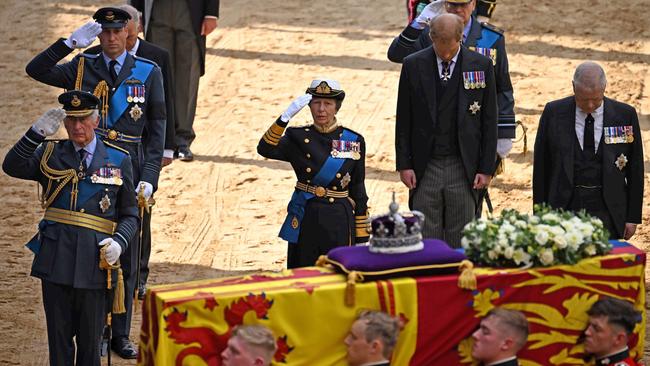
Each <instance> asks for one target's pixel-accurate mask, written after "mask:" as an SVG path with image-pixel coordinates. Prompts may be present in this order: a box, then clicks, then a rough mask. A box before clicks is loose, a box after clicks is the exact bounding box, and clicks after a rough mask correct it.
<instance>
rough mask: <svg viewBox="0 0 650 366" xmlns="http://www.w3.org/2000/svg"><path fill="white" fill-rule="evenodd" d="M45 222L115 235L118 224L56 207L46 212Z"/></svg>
mask: <svg viewBox="0 0 650 366" xmlns="http://www.w3.org/2000/svg"><path fill="white" fill-rule="evenodd" d="M44 219H45V220H49V221H54V222H58V223H60V224H67V225H73V226H80V227H85V228H87V229H91V230H95V231H99V232H100V233H104V234H108V235H113V234H114V233H115V228H116V227H117V223H115V222H113V221H111V220H107V219H105V218H102V217H99V216H95V215H89V214H87V213H83V212H78V211H69V210H64V209H61V208H56V207H48V208H47V210H45V217H44Z"/></svg>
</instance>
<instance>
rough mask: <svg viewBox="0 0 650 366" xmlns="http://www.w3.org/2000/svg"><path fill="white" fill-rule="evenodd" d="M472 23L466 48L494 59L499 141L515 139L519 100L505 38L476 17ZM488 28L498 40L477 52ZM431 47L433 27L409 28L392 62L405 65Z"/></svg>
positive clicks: (390, 54) (392, 53)
mask: <svg viewBox="0 0 650 366" xmlns="http://www.w3.org/2000/svg"><path fill="white" fill-rule="evenodd" d="M471 22H472V25H471V27H470V30H469V34H468V35H467V39H466V40H465V42H463V46H464V47H466V48H468V49H469V50H472V51H479V52H480V53H482V54H484V55H487V56H489V57H490V58H491V59H492V61H493V65H494V77H495V83H496V84H495V86H496V91H497V105H498V113H499V119H498V122H499V126H500V127H499V138H512V137H514V127H515V125H514V123H515V99H514V94H513V91H512V82H511V81H510V71H509V69H508V55H507V53H506V43H505V37H504V36H503V34H502V31H501V30H499V29H496V28H495V27H493V26H492V25H490V24H488V23H479V22H478V21H477V20H476V19H475V18H474V17H472V19H471ZM484 29H487V30H489V32H488V33H493V34H492V35H493V36H495V37H497V38H496V41H495V42H494V44H493V45H492V46H491V47H490V48H489V49H485V48H478V49H477V44H479V43H480V42H481V40H482V37H483V32H484ZM429 46H431V38H430V37H429V27H425V28H424V29H423V30H419V29H416V28H413V27H411V26H410V25H409V26H407V27H406V28H405V29H404V31H402V33H401V34H400V35H399V36H397V37H395V39H394V40H393V42H392V43H391V45H390V47H389V48H388V59H389V60H391V61H393V62H396V63H402V62H403V61H404V58H405V57H406V56H408V55H410V54H412V53H414V52H417V51H419V50H422V49H425V48H427V47H429Z"/></svg>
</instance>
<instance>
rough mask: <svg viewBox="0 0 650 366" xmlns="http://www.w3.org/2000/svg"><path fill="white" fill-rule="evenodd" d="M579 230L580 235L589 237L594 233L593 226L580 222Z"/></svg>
mask: <svg viewBox="0 0 650 366" xmlns="http://www.w3.org/2000/svg"><path fill="white" fill-rule="evenodd" d="M580 232H581V233H582V235H584V236H585V237H587V238H589V237H591V235H592V234H593V233H594V228H593V226H591V225H590V224H582V225H580Z"/></svg>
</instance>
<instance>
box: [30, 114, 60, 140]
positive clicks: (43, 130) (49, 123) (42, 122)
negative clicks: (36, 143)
mask: <svg viewBox="0 0 650 366" xmlns="http://www.w3.org/2000/svg"><path fill="white" fill-rule="evenodd" d="M64 118H65V111H64V110H63V108H52V109H50V110H49V111H47V112H45V113H43V115H42V116H40V117H39V118H38V119H37V120H36V122H34V124H33V125H32V130H34V131H35V132H36V133H38V134H39V135H41V136H43V137H47V136H52V135H54V134H55V133H56V131H58V130H59V126H60V125H61V121H63V119H64Z"/></svg>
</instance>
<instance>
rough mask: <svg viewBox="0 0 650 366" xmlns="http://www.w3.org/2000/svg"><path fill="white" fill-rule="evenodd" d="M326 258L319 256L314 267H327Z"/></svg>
mask: <svg viewBox="0 0 650 366" xmlns="http://www.w3.org/2000/svg"><path fill="white" fill-rule="evenodd" d="M327 264H328V262H327V256H326V255H321V256H320V257H318V259H317V260H316V267H327Z"/></svg>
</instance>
